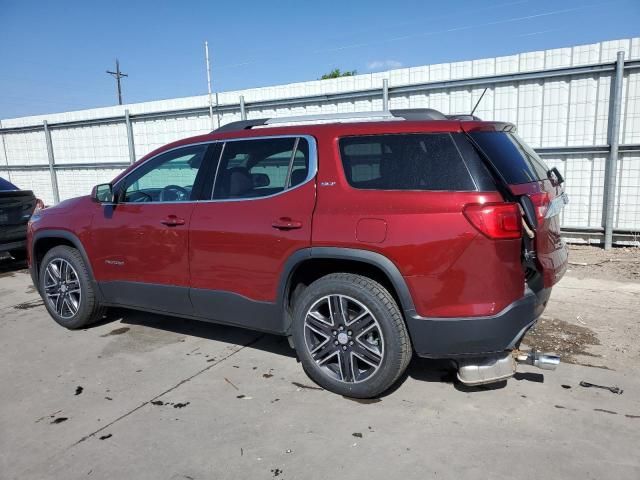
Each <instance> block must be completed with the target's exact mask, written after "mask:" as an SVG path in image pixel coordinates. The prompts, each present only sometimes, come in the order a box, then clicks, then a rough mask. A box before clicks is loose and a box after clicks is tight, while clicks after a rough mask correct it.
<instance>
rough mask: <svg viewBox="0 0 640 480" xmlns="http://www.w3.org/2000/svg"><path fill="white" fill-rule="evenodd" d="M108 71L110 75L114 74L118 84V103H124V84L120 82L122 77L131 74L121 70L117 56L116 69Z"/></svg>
mask: <svg viewBox="0 0 640 480" xmlns="http://www.w3.org/2000/svg"><path fill="white" fill-rule="evenodd" d="M107 73H108V74H109V75H113V76H114V77H115V79H116V84H117V85H118V105H122V85H121V84H120V79H121V78H122V77H128V76H129V75H127V74H126V73H122V72H121V71H120V62H119V61H118V59H117V58H116V71H115V72H112V71H110V70H107Z"/></svg>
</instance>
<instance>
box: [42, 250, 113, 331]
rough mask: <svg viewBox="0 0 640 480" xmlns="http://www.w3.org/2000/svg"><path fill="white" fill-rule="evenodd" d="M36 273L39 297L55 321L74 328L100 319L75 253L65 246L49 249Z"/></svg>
mask: <svg viewBox="0 0 640 480" xmlns="http://www.w3.org/2000/svg"><path fill="white" fill-rule="evenodd" d="M39 270H40V278H39V286H40V294H41V295H42V299H43V300H44V305H45V307H46V308H47V311H48V312H49V314H50V315H51V316H52V317H53V319H54V320H55V321H56V322H58V323H59V324H60V325H62V326H63V327H66V328H70V329H75V328H81V327H84V326H86V325H89V324H91V323H93V322H96V321H98V320H99V319H100V318H102V315H103V313H104V310H103V309H102V308H101V307H100V305H99V303H98V301H97V298H96V294H95V291H94V287H93V282H92V281H91V277H90V275H89V272H88V269H87V267H86V265H85V263H84V260H83V259H82V255H80V252H78V250H76V249H75V248H71V247H67V246H65V245H61V246H58V247H54V248H52V249H51V250H49V251H48V252H47V253H46V255H45V256H44V258H43V259H42V263H41V264H40V269H39Z"/></svg>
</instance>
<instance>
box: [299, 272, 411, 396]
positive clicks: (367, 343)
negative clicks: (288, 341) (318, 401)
mask: <svg viewBox="0 0 640 480" xmlns="http://www.w3.org/2000/svg"><path fill="white" fill-rule="evenodd" d="M336 312H337V313H336ZM344 312H346V315H344V314H343V313H344ZM292 334H293V339H294V344H295V347H296V352H297V354H298V358H299V359H300V362H301V363H302V366H303V368H304V370H305V372H306V373H307V375H309V377H310V378H311V379H312V380H313V381H314V382H316V383H317V384H318V385H320V386H321V387H323V388H325V389H326V390H329V391H331V392H334V393H337V394H340V395H345V396H348V397H355V398H372V397H376V396H378V395H380V394H381V393H383V392H384V391H386V390H387V389H389V388H390V387H391V386H392V385H393V384H394V383H395V382H396V380H398V378H399V377H400V376H401V375H402V374H403V373H404V371H405V370H406V368H407V366H408V365H409V361H410V360H411V355H412V349H411V342H410V340H409V334H408V333H407V328H406V326H405V323H404V320H403V318H402V314H401V312H400V309H399V308H398V305H397V303H396V301H395V300H394V298H393V297H392V296H391V294H390V293H389V291H388V290H387V289H385V288H384V287H383V286H382V285H380V284H379V283H377V282H375V281H373V280H371V279H370V278H368V277H364V276H361V275H355V274H350V273H333V274H330V275H327V276H325V277H322V278H320V279H319V280H316V281H315V282H313V283H312V284H311V285H309V287H308V288H307V289H305V290H304V291H303V292H302V293H301V294H300V296H299V297H298V299H297V300H296V301H295V304H294V313H293V324H292ZM350 367H352V368H350Z"/></svg>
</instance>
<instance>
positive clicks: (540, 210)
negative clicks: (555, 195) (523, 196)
mask: <svg viewBox="0 0 640 480" xmlns="http://www.w3.org/2000/svg"><path fill="white" fill-rule="evenodd" d="M529 198H530V199H531V203H533V207H534V208H535V211H536V220H538V225H542V222H544V219H545V218H546V215H547V211H548V210H549V204H550V203H551V201H550V200H549V194H548V193H547V192H539V193H532V194H529Z"/></svg>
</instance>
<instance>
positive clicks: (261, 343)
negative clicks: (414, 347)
mask: <svg viewBox="0 0 640 480" xmlns="http://www.w3.org/2000/svg"><path fill="white" fill-rule="evenodd" d="M114 322H118V323H120V324H122V325H140V326H144V327H149V328H154V329H158V330H164V331H167V332H172V333H176V334H179V335H188V336H192V337H198V338H202V339H206V340H213V341H216V342H223V343H226V344H229V345H247V346H248V347H249V348H255V349H259V350H262V351H265V352H268V353H273V354H275V355H282V356H285V357H289V358H292V359H296V361H299V360H298V358H297V355H296V352H295V350H294V349H292V348H291V347H290V346H289V342H288V340H287V339H286V337H283V336H280V335H273V334H269V333H261V332H255V331H250V330H247V329H243V328H240V327H234V326H230V325H220V324H216V323H211V322H205V321H200V320H192V319H186V318H181V317H172V316H168V315H160V314H154V313H148V312H142V311H137V310H129V309H125V308H110V309H108V310H107V314H106V315H105V317H104V318H103V319H102V320H101V321H100V322H97V323H95V324H93V325H91V326H90V327H88V328H94V327H96V326H100V325H106V324H109V323H114ZM252 339H253V340H252ZM408 378H412V379H413V380H418V381H420V382H427V383H448V384H451V385H452V386H453V388H454V389H455V390H456V391H459V392H463V393H478V392H486V391H490V390H500V389H503V388H505V386H506V385H507V381H506V380H505V381H503V382H497V383H493V384H488V385H478V386H466V385H464V384H462V383H461V382H460V381H459V380H458V379H457V377H456V367H455V362H453V361H452V360H447V359H444V360H439V359H429V358H420V357H417V356H415V355H414V356H413V358H412V360H411V362H410V363H409V366H408V368H407V370H406V371H405V372H404V373H403V374H402V375H401V377H400V378H399V379H398V380H397V381H396V382H395V383H394V385H393V386H392V387H391V388H390V389H388V390H387V391H385V392H384V393H383V394H381V395H380V396H379V397H380V398H383V397H386V396H389V395H391V394H393V393H394V392H395V391H396V390H398V389H399V388H400V387H401V386H402V385H403V384H404V382H405V381H406V380H407V379H408ZM513 380H516V381H531V382H536V383H541V382H544V376H543V375H542V374H538V373H528V372H527V373H520V372H517V373H516V374H515V375H514V377H513Z"/></svg>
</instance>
